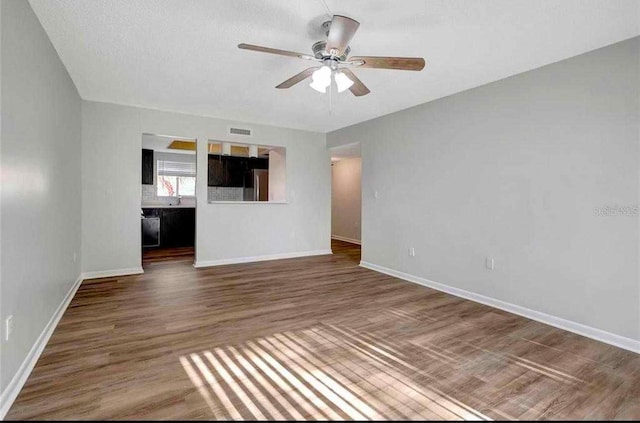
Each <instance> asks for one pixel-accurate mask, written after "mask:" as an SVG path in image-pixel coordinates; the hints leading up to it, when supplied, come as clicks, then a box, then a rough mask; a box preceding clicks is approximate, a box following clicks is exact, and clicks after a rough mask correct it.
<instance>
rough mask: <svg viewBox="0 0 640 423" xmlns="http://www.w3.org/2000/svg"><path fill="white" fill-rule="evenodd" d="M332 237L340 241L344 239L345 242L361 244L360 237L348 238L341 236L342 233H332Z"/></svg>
mask: <svg viewBox="0 0 640 423" xmlns="http://www.w3.org/2000/svg"><path fill="white" fill-rule="evenodd" d="M331 239H337V240H338V241H344V242H349V243H351V244H358V245H361V242H360V240H359V239H355V238H347V237H346V236H340V235H331Z"/></svg>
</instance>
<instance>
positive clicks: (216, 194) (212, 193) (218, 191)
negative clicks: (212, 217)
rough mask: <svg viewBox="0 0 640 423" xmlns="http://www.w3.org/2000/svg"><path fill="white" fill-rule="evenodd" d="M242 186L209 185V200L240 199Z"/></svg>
mask: <svg viewBox="0 0 640 423" xmlns="http://www.w3.org/2000/svg"><path fill="white" fill-rule="evenodd" d="M242 192H243V188H231V187H209V189H208V196H207V197H208V200H209V201H242Z"/></svg>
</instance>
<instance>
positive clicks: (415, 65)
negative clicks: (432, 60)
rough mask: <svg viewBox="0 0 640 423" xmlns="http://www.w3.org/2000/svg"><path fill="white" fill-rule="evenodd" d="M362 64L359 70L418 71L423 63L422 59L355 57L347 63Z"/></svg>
mask: <svg viewBox="0 0 640 423" xmlns="http://www.w3.org/2000/svg"><path fill="white" fill-rule="evenodd" d="M359 61H360V62H363V63H362V64H361V65H358V67H359V68H376V69H397V70H410V71H420V70H422V69H423V68H424V65H425V62H424V59H423V58H422V57H374V56H356V57H350V58H349V62H359Z"/></svg>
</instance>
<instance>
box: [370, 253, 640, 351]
mask: <svg viewBox="0 0 640 423" xmlns="http://www.w3.org/2000/svg"><path fill="white" fill-rule="evenodd" d="M360 266H361V267H364V268H366V269H370V270H375V271H376V272H380V273H384V274H386V275H389V276H394V277H396V278H399V279H404V280H406V281H409V282H413V283H416V284H418V285H422V286H426V287H428V288H433V289H436V290H438V291H442V292H446V293H447V294H451V295H455V296H456V297H461V298H465V299H467V300H471V301H475V302H477V303H481V304H484V305H488V306H490V307H494V308H499V309H500V310H504V311H507V312H509V313H513V314H517V315H520V316H523V317H526V318H528V319H531V320H536V321H538V322H541V323H545V324H547V325H550V326H554V327H556V328H559V329H564V330H566V331H569V332H573V333H577V334H578V335H582V336H586V337H587V338H591V339H595V340H596V341H600V342H604V343H606V344H610V345H613V346H616V347H620V348H624V349H625V350H629V351H633V352H635V353H639V354H640V340H635V339H632V338H627V337H624V336H620V335H616V334H615V333H611V332H607V331H604V330H602V329H597V328H594V327H591V326H586V325H583V324H581V323H577V322H573V321H571V320H566V319H563V318H560V317H556V316H552V315H550V314H546V313H541V312H539V311H535V310H531V309H528V308H526V307H522V306H519V305H516V304H512V303H507V302H505V301H501V300H497V299H495V298H491V297H485V296H484V295H480V294H476V293H474V292H470V291H465V290H463V289H459V288H454V287H452V286H449V285H444V284H441V283H438V282H433V281H430V280H428V279H424V278H421V277H419V276H414V275H410V274H408V273H403V272H400V271H397V270H393V269H389V268H387V267H383V266H378V265H377V264H373V263H368V262H366V261H361V262H360Z"/></svg>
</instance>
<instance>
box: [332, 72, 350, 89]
mask: <svg viewBox="0 0 640 423" xmlns="http://www.w3.org/2000/svg"><path fill="white" fill-rule="evenodd" d="M334 79H335V80H336V85H337V87H338V92H339V93H341V92H343V91H344V90H348V89H349V88H351V86H352V85H353V81H352V80H351V79H349V77H348V76H347V75H345V74H344V73H342V72H336V74H335V76H334Z"/></svg>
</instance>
